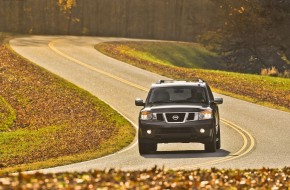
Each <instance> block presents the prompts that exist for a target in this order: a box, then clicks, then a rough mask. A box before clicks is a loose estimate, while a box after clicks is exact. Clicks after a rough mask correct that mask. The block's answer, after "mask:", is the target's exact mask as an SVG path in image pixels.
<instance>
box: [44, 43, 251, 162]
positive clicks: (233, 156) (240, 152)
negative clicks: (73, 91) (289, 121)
mask: <svg viewBox="0 0 290 190" xmlns="http://www.w3.org/2000/svg"><path fill="white" fill-rule="evenodd" d="M56 41H57V40H54V41H51V42H49V44H48V46H49V48H50V49H52V50H53V51H54V52H55V53H57V54H59V55H60V56H62V57H65V58H67V59H68V60H71V61H73V62H75V63H77V64H79V65H81V66H83V67H86V68H88V69H90V70H92V71H96V72H98V73H100V74H103V75H105V76H108V77H110V78H113V79H115V80H117V81H120V82H122V83H124V84H127V85H129V86H132V87H134V88H137V89H139V90H142V91H145V92H148V91H149V89H148V88H145V87H143V86H140V85H138V84H135V83H133V82H130V81H128V80H126V79H123V78H120V77H118V76H116V75H113V74H111V73H108V72H106V71H103V70H100V69H97V68H95V67H93V66H91V65H89V64H86V63H84V62H81V61H79V60H77V59H75V58H73V57H71V56H69V55H67V54H65V53H63V52H61V51H59V50H58V49H56V48H55V46H54V44H55V42H56ZM221 121H222V122H223V123H224V124H226V125H227V126H229V127H231V128H232V129H234V130H235V131H237V132H238V133H239V134H240V135H241V136H242V138H243V141H244V143H243V146H242V147H241V148H240V149H239V150H238V151H237V152H235V153H234V154H230V155H228V156H226V157H224V158H221V159H217V160H213V161H209V162H204V163H200V164H196V165H192V166H190V167H201V166H206V165H209V164H218V163H221V162H226V161H230V160H233V159H237V158H240V157H242V156H244V155H246V154H248V153H249V152H250V151H251V150H252V149H253V148H254V146H255V140H254V138H253V136H252V135H251V134H250V133H249V132H248V131H246V130H245V129H243V128H241V127H239V126H238V125H236V124H234V123H232V122H230V121H228V120H226V119H223V118H221ZM247 137H248V138H249V140H250V145H248V144H249V143H248V138H247ZM247 147H248V148H247ZM246 148H247V149H246ZM245 149H246V150H245ZM243 151H244V152H243Z"/></svg>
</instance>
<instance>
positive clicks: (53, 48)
mask: <svg viewBox="0 0 290 190" xmlns="http://www.w3.org/2000/svg"><path fill="white" fill-rule="evenodd" d="M54 43H55V42H54V41H52V42H50V43H49V44H48V46H49V47H50V48H51V49H52V50H53V51H54V52H56V53H57V54H59V55H61V56H63V57H65V58H67V59H68V60H71V61H73V62H75V63H77V64H79V65H81V66H83V67H86V68H88V69H90V70H92V71H96V72H98V73H101V74H103V75H106V76H108V77H110V78H113V79H115V80H117V81H120V82H122V83H124V84H127V85H129V86H132V87H134V88H137V89H139V90H143V91H146V92H147V91H148V90H149V89H147V88H144V87H143V86H140V85H138V84H135V83H132V82H130V81H128V80H126V79H123V78H120V77H118V76H116V75H113V74H111V73H108V72H106V71H103V70H100V69H97V68H95V67H93V66H91V65H89V64H86V63H84V62H81V61H79V60H77V59H75V58H73V57H71V56H69V55H67V54H64V53H63V52H61V51H59V50H58V49H56V48H55V47H54Z"/></svg>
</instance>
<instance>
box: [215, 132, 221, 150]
mask: <svg viewBox="0 0 290 190" xmlns="http://www.w3.org/2000/svg"><path fill="white" fill-rule="evenodd" d="M217 139H218V141H217V142H216V149H217V150H219V149H221V130H220V126H219V130H218V134H217Z"/></svg>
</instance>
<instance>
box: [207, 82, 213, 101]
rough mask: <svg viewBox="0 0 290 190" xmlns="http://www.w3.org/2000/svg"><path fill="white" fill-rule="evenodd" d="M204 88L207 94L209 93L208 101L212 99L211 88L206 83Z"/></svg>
mask: <svg viewBox="0 0 290 190" xmlns="http://www.w3.org/2000/svg"><path fill="white" fill-rule="evenodd" d="M206 88H207V91H208V95H209V100H210V101H214V97H213V94H212V92H211V89H210V87H209V86H208V85H206Z"/></svg>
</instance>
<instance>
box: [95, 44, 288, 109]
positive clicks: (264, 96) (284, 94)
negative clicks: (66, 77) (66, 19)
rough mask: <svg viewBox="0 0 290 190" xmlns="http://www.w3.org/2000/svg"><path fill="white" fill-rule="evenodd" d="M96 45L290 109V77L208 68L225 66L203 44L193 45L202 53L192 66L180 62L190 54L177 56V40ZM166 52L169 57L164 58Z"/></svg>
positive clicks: (113, 53) (174, 75)
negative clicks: (163, 60)
mask: <svg viewBox="0 0 290 190" xmlns="http://www.w3.org/2000/svg"><path fill="white" fill-rule="evenodd" d="M145 44H146V45H145ZM179 45H180V44H179ZM151 46H153V48H152V49H151V48H150V47H151ZM156 46H159V49H162V52H160V51H155V49H156V48H155V47H156ZM95 48H96V49H97V50H99V51H100V52H102V53H104V54H106V55H108V56H111V57H113V58H116V59H119V60H122V61H124V62H127V63H129V64H132V65H134V66H137V67H140V68H142V69H146V70H149V71H151V72H155V73H158V74H160V75H163V76H167V77H170V78H174V79H180V80H192V79H196V78H202V79H204V80H206V81H207V82H209V83H210V85H211V86H212V87H213V88H214V90H215V91H216V92H219V93H222V94H226V95H229V96H232V97H236V98H240V99H243V100H246V101H250V102H254V103H257V104H260V105H264V106H268V107H272V108H276V109H280V110H284V111H288V112H290V79H286V78H274V77H268V76H259V75H251V74H241V73H233V72H226V71H219V70H207V69H208V68H210V69H214V68H215V67H220V68H222V67H224V65H223V64H222V63H215V62H214V60H212V59H209V58H215V55H214V54H211V53H208V52H205V51H204V50H203V48H202V47H198V46H195V47H194V48H193V49H201V50H200V51H199V52H200V54H196V55H197V57H198V59H197V60H201V61H200V62H199V61H197V62H194V63H193V64H192V68H185V66H182V65H180V64H179V63H180V62H183V61H184V60H189V59H190V56H188V53H185V54H184V57H182V56H181V55H182V52H184V51H181V53H179V56H177V57H175V54H176V53H175V52H178V51H179V50H178V48H176V43H175V42H171V43H169V42H166V43H164V42H107V43H100V44H97V45H96V46H95ZM185 48H186V47H185ZM191 48H192V47H191ZM188 51H189V50H187V51H186V52H188ZM195 51H197V50H195ZM164 52H166V53H164ZM203 52H205V53H204V55H203V54H202V53H203ZM165 55H166V56H167V57H168V58H166V61H165V62H162V59H163V58H164V56H165ZM173 57H175V59H173ZM168 60H171V61H168ZM210 60H212V61H210ZM207 61H208V63H210V64H211V65H213V66H212V67H209V66H207V67H205V66H203V65H204V63H203V62H207ZM196 65H197V66H196ZM197 68H205V69H197Z"/></svg>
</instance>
